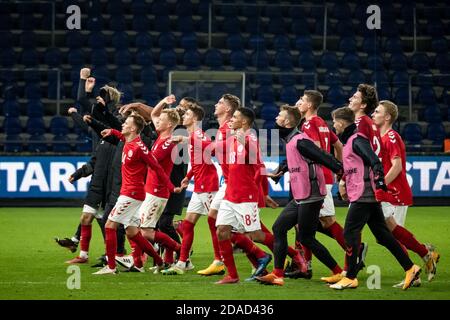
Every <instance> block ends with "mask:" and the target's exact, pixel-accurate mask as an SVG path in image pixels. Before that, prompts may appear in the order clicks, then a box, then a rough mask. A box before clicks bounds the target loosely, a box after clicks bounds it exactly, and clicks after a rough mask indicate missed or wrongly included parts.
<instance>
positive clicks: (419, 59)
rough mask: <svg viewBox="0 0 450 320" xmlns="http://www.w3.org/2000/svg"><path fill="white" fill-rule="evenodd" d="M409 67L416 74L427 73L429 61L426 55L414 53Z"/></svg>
mask: <svg viewBox="0 0 450 320" xmlns="http://www.w3.org/2000/svg"><path fill="white" fill-rule="evenodd" d="M411 65H412V67H413V68H414V69H415V70H417V71H418V72H424V71H428V70H429V69H430V59H429V58H428V56H427V54H426V53H423V52H416V53H414V54H413V56H412V57H411Z"/></svg>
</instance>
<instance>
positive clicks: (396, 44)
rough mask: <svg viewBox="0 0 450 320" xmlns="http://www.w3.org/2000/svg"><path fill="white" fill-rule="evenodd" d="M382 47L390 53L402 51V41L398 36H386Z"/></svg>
mask: <svg viewBox="0 0 450 320" xmlns="http://www.w3.org/2000/svg"><path fill="white" fill-rule="evenodd" d="M384 49H385V50H386V51H387V52H389V53H390V54H394V53H403V47H402V41H401V40H400V39H399V38H387V39H386V41H385V42H384Z"/></svg>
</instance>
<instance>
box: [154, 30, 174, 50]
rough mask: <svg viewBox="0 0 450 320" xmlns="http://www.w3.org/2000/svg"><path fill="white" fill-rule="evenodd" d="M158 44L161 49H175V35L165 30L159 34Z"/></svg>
mask: <svg viewBox="0 0 450 320" xmlns="http://www.w3.org/2000/svg"><path fill="white" fill-rule="evenodd" d="M158 45H159V47H160V48H161V50H167V49H173V48H175V45H176V40H175V36H174V35H173V33H171V32H163V33H161V34H160V35H159V38H158Z"/></svg>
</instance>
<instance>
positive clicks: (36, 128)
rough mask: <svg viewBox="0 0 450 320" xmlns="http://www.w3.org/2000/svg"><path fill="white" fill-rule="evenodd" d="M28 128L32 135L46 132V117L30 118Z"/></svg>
mask: <svg viewBox="0 0 450 320" xmlns="http://www.w3.org/2000/svg"><path fill="white" fill-rule="evenodd" d="M26 128H27V133H29V134H31V135H34V134H44V133H45V123H44V119H42V117H36V118H28V120H27V124H26Z"/></svg>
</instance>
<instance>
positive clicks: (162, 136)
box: [139, 95, 181, 272]
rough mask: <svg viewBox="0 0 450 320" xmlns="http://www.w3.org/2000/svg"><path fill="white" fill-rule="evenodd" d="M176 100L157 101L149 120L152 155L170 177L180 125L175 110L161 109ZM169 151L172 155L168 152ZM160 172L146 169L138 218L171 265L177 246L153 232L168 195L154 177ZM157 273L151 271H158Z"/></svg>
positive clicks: (165, 186) (168, 98)
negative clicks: (152, 128) (174, 138)
mask: <svg viewBox="0 0 450 320" xmlns="http://www.w3.org/2000/svg"><path fill="white" fill-rule="evenodd" d="M175 101H176V99H175V96H174V95H169V96H167V97H165V98H164V99H163V100H161V101H160V102H159V103H158V104H157V105H156V106H155V107H154V108H153V110H152V113H151V118H152V122H153V124H154V125H155V129H156V132H157V133H158V138H157V139H156V141H155V142H154V143H153V146H152V149H151V151H152V153H153V155H154V156H155V158H156V160H157V161H158V163H159V164H160V166H161V167H162V169H163V171H164V172H165V173H166V174H167V175H169V176H170V173H171V171H172V167H173V162H174V160H175V159H176V157H177V156H178V150H177V149H175V150H173V149H174V147H175V144H174V143H172V142H171V141H170V139H171V137H172V133H173V131H174V129H175V127H176V126H177V125H178V124H179V122H180V116H179V115H178V112H177V111H176V110H175V109H164V108H165V106H166V105H170V104H172V103H174V102H175ZM172 151H173V152H172ZM160 174H161V172H159V171H157V170H153V169H152V168H149V169H148V173H147V181H146V183H145V193H146V194H145V200H144V202H143V203H142V205H141V207H140V208H139V213H140V215H141V232H142V234H143V235H144V237H145V238H146V239H147V240H149V241H150V242H152V243H153V242H157V243H159V244H161V245H162V246H163V247H164V248H165V249H166V250H165V255H164V262H165V263H166V264H167V265H171V264H173V262H174V261H173V252H174V251H175V252H179V251H180V249H181V245H180V244H179V243H178V242H176V241H175V240H173V239H172V238H171V237H169V236H168V235H167V234H165V233H164V232H161V231H158V230H156V225H157V223H158V220H159V218H160V217H161V215H162V213H163V211H164V208H165V206H166V204H167V201H168V199H169V196H170V189H169V188H168V185H167V184H164V183H161V182H160V180H159V179H158V176H159V175H160ZM158 271H159V270H158V269H157V270H155V272H158Z"/></svg>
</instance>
